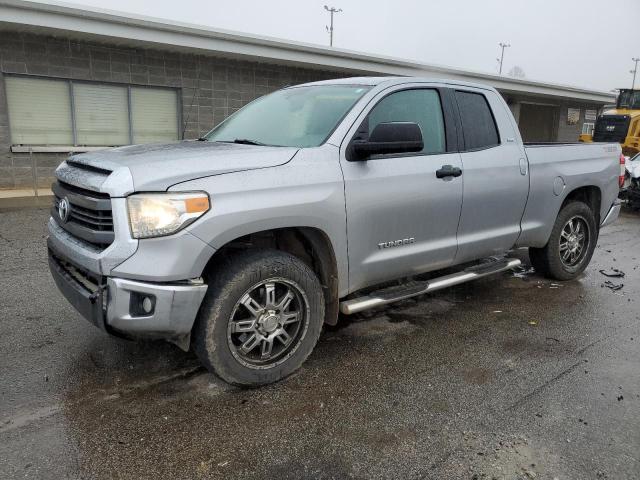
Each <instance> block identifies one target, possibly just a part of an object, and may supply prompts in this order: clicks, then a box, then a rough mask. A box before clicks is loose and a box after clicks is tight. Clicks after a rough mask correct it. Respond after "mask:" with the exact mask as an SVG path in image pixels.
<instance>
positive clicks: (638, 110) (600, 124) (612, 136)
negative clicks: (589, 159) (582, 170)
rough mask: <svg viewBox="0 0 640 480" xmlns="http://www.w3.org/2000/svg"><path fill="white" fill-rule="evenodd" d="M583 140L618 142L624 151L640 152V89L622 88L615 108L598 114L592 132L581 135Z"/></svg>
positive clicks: (627, 153) (626, 152)
mask: <svg viewBox="0 0 640 480" xmlns="http://www.w3.org/2000/svg"><path fill="white" fill-rule="evenodd" d="M579 140H580V141H581V142H617V143H619V144H620V145H621V146H622V153H623V154H624V155H627V156H630V157H631V156H633V155H635V154H637V153H638V152H640V90H632V89H621V90H620V94H619V95H618V100H617V102H616V106H615V108H612V109H607V108H605V109H604V110H603V111H602V113H600V115H598V117H597V119H596V123H595V127H594V129H593V133H592V134H588V133H583V134H582V135H580V138H579Z"/></svg>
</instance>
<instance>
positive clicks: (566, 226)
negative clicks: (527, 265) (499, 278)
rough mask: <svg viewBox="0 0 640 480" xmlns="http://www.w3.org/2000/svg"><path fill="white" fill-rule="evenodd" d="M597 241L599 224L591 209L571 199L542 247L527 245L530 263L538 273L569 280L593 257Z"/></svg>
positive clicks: (561, 211)
mask: <svg viewBox="0 0 640 480" xmlns="http://www.w3.org/2000/svg"><path fill="white" fill-rule="evenodd" d="M597 241H598V225H597V223H596V220H595V215H594V213H593V211H592V210H591V208H590V207H589V206H588V205H587V204H586V203H583V202H580V201H572V202H569V203H567V204H566V205H564V206H563V207H562V209H561V210H560V213H559V214H558V217H557V218H556V221H555V223H554V225H553V229H552V230H551V236H550V237H549V241H548V242H547V244H546V245H545V246H544V247H542V248H533V247H532V248H529V258H530V260H531V264H532V265H533V267H534V268H535V269H536V271H537V272H539V273H541V274H542V275H544V276H545V277H549V278H553V279H555V280H571V279H573V278H576V277H577V276H578V275H580V274H581V273H582V272H583V271H584V269H585V268H587V265H589V262H590V261H591V257H592V256H593V251H594V250H595V248H596V243H597Z"/></svg>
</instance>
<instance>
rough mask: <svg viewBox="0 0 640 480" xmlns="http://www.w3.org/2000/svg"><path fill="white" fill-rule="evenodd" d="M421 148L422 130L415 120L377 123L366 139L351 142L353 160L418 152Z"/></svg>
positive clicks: (422, 146) (422, 143) (422, 142)
mask: <svg viewBox="0 0 640 480" xmlns="http://www.w3.org/2000/svg"><path fill="white" fill-rule="evenodd" d="M423 148H424V141H423V139H422V130H421V129H420V126H419V125H418V124H417V123H415V122H384V123H379V124H377V125H376V126H375V127H374V129H373V131H372V132H371V134H370V135H369V138H368V139H367V140H356V141H354V142H353V144H352V150H353V154H354V155H353V157H354V158H353V160H365V159H366V158H368V157H370V156H371V155H384V154H389V153H410V152H420V151H422V149H423Z"/></svg>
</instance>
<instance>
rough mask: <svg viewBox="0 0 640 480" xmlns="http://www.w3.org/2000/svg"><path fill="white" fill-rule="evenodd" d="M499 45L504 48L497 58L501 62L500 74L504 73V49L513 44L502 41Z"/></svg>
mask: <svg viewBox="0 0 640 480" xmlns="http://www.w3.org/2000/svg"><path fill="white" fill-rule="evenodd" d="M498 45H500V48H501V49H502V52H501V53H500V58H496V60H498V62H499V63H500V73H499V74H500V75H502V62H503V61H504V49H505V48H509V47H510V46H511V44H510V43H502V42H500V43H499V44H498Z"/></svg>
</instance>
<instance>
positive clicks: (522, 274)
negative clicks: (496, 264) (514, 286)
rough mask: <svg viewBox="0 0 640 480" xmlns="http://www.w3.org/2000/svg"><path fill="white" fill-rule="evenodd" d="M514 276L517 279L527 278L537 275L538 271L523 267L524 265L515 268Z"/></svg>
mask: <svg viewBox="0 0 640 480" xmlns="http://www.w3.org/2000/svg"><path fill="white" fill-rule="evenodd" d="M511 272H512V273H513V276H514V277H516V278H526V277H528V276H529V275H533V274H534V273H536V269H535V268H533V267H523V266H522V265H521V266H519V267H517V268H514V269H513V270H512V271H511Z"/></svg>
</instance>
